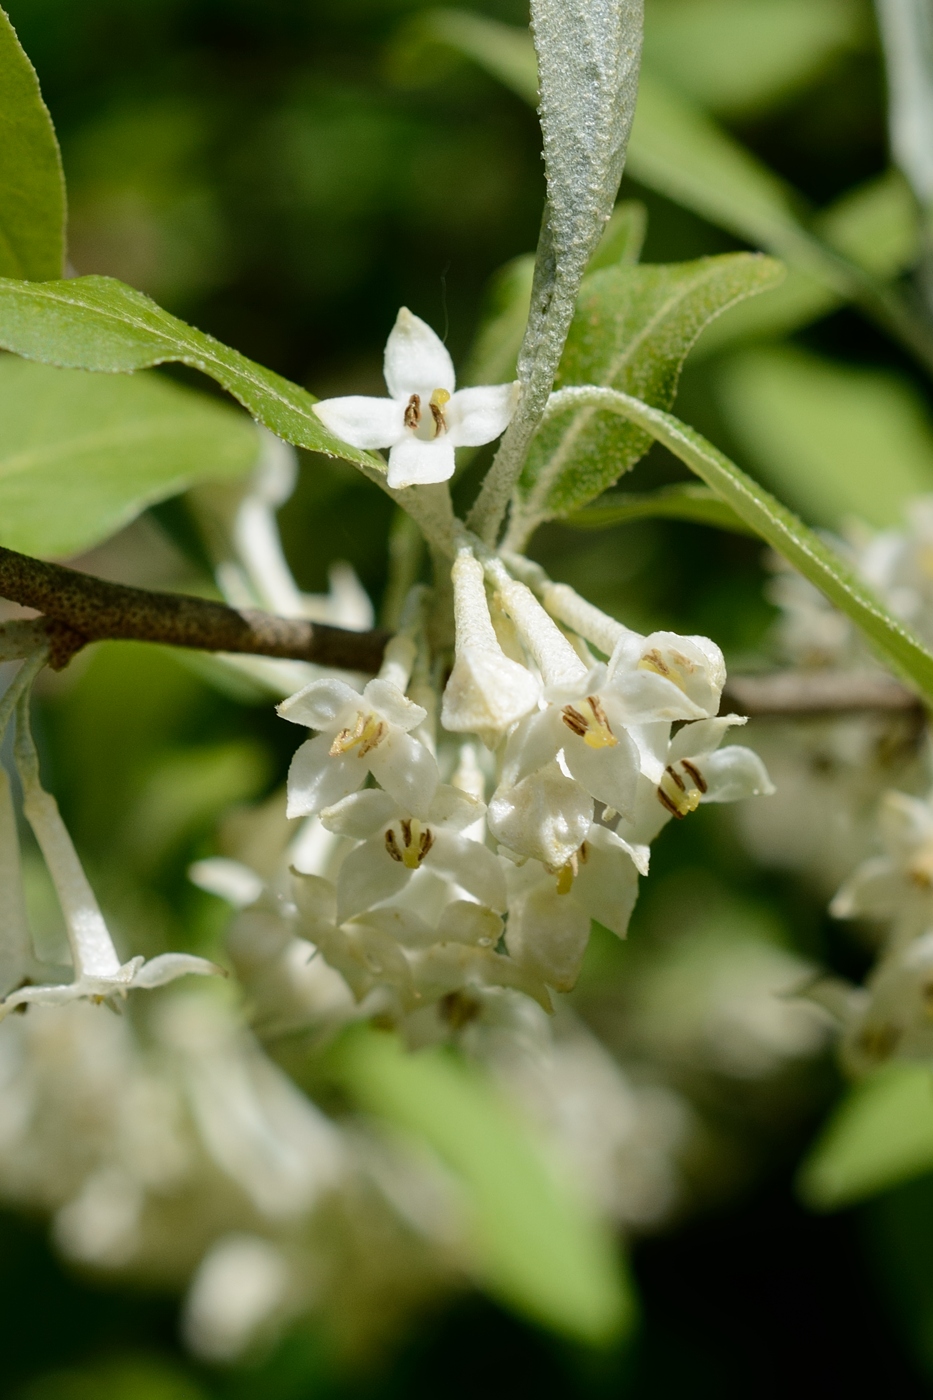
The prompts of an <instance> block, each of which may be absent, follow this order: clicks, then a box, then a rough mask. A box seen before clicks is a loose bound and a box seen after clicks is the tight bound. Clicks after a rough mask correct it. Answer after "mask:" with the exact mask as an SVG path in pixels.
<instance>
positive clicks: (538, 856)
mask: <svg viewBox="0 0 933 1400" xmlns="http://www.w3.org/2000/svg"><path fill="white" fill-rule="evenodd" d="M592 816H593V799H592V798H591V797H590V796H589V795H588V794H587V793H585V792H584V791H583V789H582V788H581V787H580V784H579V783H577V782H575V781H574V779H573V778H567V777H565V776H564V774H563V773H562V772H561V771H560V768H559V767H558V766H557V764H556V763H549V764H548V765H547V767H546V768H541V769H539V770H538V772H536V773H532V774H530V775H529V777H527V778H523V779H522V781H521V782H520V783H517V784H516V785H515V786H514V787H505V786H502V785H500V787H499V788H498V789H497V791H496V792H494V793H493V796H492V799H491V800H490V803H489V811H488V813H487V820H488V823H489V830H490V831H491V832H492V834H493V836H495V838H496V840H497V841H501V842H502V844H503V845H504V846H508V848H509V849H510V850H512V851H518V852H519V853H520V854H521V855H526V856H532V857H533V858H534V859H535V860H540V861H541V862H542V863H543V864H544V865H551V866H561V865H564V864H565V863H566V862H567V861H568V860H569V859H570V857H571V856H572V855H573V854H574V852H575V851H577V850H579V848H580V846H581V845H582V843H583V842H584V841H585V840H586V834H587V832H588V831H589V827H590V821H591V819H592Z"/></svg>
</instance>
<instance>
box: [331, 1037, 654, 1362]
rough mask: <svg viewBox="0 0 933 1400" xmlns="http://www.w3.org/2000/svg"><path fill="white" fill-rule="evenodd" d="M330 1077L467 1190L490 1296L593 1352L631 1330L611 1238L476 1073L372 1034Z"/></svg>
mask: <svg viewBox="0 0 933 1400" xmlns="http://www.w3.org/2000/svg"><path fill="white" fill-rule="evenodd" d="M335 1065H336V1072H337V1076H338V1078H339V1079H340V1081H341V1082H342V1084H343V1085H344V1087H345V1088H346V1089H347V1090H349V1092H350V1094H351V1096H352V1097H353V1099H354V1100H355V1101H356V1102H357V1103H358V1104H359V1105H360V1106H361V1107H363V1108H364V1109H366V1110H368V1111H369V1112H371V1113H374V1114H376V1115H378V1116H379V1117H381V1118H384V1119H386V1120H388V1121H389V1122H390V1123H392V1124H394V1125H395V1126H396V1127H397V1128H401V1129H402V1130H404V1131H405V1132H407V1133H410V1134H412V1135H414V1136H415V1137H417V1138H420V1139H421V1140H423V1141H424V1142H427V1143H428V1144H429V1145H430V1146H431V1147H432V1148H433V1149H434V1151H435V1152H437V1154H438V1155H439V1156H440V1157H441V1158H442V1159H443V1161H444V1162H445V1163H446V1164H447V1166H448V1167H449V1168H450V1169H451V1170H452V1171H453V1172H454V1173H455V1174H456V1176H457V1177H458V1178H459V1179H460V1181H461V1182H462V1183H463V1186H464V1188H465V1193H466V1196H467V1199H468V1201H469V1204H470V1206H471V1207H472V1215H473V1228H474V1236H475V1246H476V1250H477V1255H478V1259H479V1263H480V1268H481V1270H482V1272H483V1274H484V1282H485V1284H486V1287H487V1288H488V1289H489V1291H490V1292H491V1293H493V1294H494V1295H495V1296H497V1297H499V1298H500V1299H501V1300H502V1301H503V1302H505V1303H506V1304H507V1305H508V1306H510V1307H512V1308H514V1309H516V1311H518V1312H521V1313H523V1314H525V1315H526V1316H528V1317H530V1318H532V1319H534V1320H535V1321H536V1322H539V1323H543V1324H544V1325H545V1326H547V1327H550V1328H552V1329H553V1330H554V1331H557V1332H560V1333H563V1334H565V1335H567V1336H569V1337H573V1338H576V1339H577V1340H580V1341H584V1342H588V1343H590V1344H595V1345H601V1344H605V1343H608V1342H611V1341H613V1340H614V1339H616V1338H617V1337H619V1336H620V1335H622V1334H624V1333H625V1332H626V1331H628V1330H630V1329H631V1327H632V1325H633V1323H634V1320H635V1303H634V1299H633V1296H632V1293H631V1289H630V1285H629V1284H628V1282H627V1280H626V1279H625V1277H624V1276H623V1274H622V1272H621V1268H620V1263H619V1261H618V1260H617V1258H616V1256H615V1251H614V1248H613V1245H612V1242H611V1239H610V1237H609V1235H608V1233H605V1232H604V1231H603V1230H601V1229H600V1228H598V1227H597V1225H596V1224H595V1223H594V1221H593V1220H592V1219H591V1218H590V1216H589V1214H588V1212H587V1210H586V1209H585V1207H584V1205H583V1203H582V1201H581V1200H580V1199H579V1198H578V1197H577V1196H576V1195H574V1194H573V1193H572V1192H571V1190H570V1189H569V1188H568V1187H566V1186H563V1185H562V1184H560V1183H559V1181H558V1180H557V1178H556V1177H555V1175H554V1174H553V1173H552V1171H551V1170H550V1168H549V1166H548V1164H547V1163H546V1162H545V1160H544V1158H543V1157H542V1155H541V1152H540V1150H539V1149H538V1148H537V1146H536V1145H535V1142H534V1140H533V1138H532V1136H531V1133H530V1132H528V1131H526V1130H525V1129H524V1128H523V1127H522V1125H521V1122H520V1120H519V1119H518V1117H517V1116H516V1113H515V1110H514V1108H513V1107H512V1106H511V1105H509V1104H508V1103H507V1102H506V1101H505V1100H504V1099H502V1098H500V1096H499V1093H498V1091H497V1090H496V1088H495V1086H494V1085H493V1084H492V1083H491V1081H490V1080H489V1079H487V1078H486V1076H485V1075H484V1074H483V1073H482V1072H481V1071H480V1070H479V1069H477V1068H476V1067H474V1066H473V1065H470V1064H467V1063H465V1062H463V1061H461V1060H459V1059H455V1058H454V1057H453V1056H452V1055H450V1054H448V1053H445V1052H443V1051H437V1050H425V1051H420V1052H418V1053H417V1054H407V1053H406V1052H405V1051H404V1050H403V1049H402V1048H401V1046H400V1044H399V1042H398V1041H397V1040H396V1038H395V1037H394V1036H388V1035H386V1034H380V1033H378V1032H373V1031H369V1030H358V1031H355V1032H353V1033H351V1034H349V1035H347V1036H345V1037H344V1039H343V1040H342V1041H341V1043H340V1045H339V1046H338V1047H337V1048H336V1051H335Z"/></svg>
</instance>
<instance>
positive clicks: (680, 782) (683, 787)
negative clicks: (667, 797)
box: [664, 764, 687, 792]
mask: <svg viewBox="0 0 933 1400" xmlns="http://www.w3.org/2000/svg"><path fill="white" fill-rule="evenodd" d="M684 766H685V767H686V764H685V765H684ZM664 771H665V773H669V774H670V776H671V777H672V778H673V780H674V782H675V783H676V784H677V786H678V787H679V788H680V790H681V792H686V791H687V785H686V783H685V782H684V780H683V778H682V777H681V776H680V774H679V773H678V772H677V769H676V768H672V767H671V766H670V764H668V766H667V767H666V768H665V770H664Z"/></svg>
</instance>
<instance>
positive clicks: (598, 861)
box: [573, 826, 638, 938]
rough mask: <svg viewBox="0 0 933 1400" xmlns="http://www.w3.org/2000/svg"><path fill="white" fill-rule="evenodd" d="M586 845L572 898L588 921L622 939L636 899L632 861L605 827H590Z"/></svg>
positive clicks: (623, 846)
mask: <svg viewBox="0 0 933 1400" xmlns="http://www.w3.org/2000/svg"><path fill="white" fill-rule="evenodd" d="M586 844H587V859H586V863H585V864H583V865H581V866H580V869H579V873H578V874H577V877H576V879H575V880H574V882H573V897H574V899H576V900H577V901H578V902H579V903H580V904H581V905H582V907H583V908H584V909H585V910H586V912H587V913H588V914H589V916H590V918H592V919H597V920H598V921H599V922H600V923H601V924H603V925H604V926H605V927H606V928H608V929H611V931H612V932H613V933H615V934H617V935H618V937H619V938H624V937H625V935H626V933H627V932H628V921H629V919H630V918H631V915H632V910H633V909H634V907H635V901H636V899H637V898H638V874H637V871H636V870H635V866H634V864H633V863H632V858H631V856H630V854H629V852H628V851H627V850H626V847H625V843H624V842H623V841H620V840H619V838H618V837H617V836H615V835H614V834H613V833H612V832H611V831H607V830H606V828H605V827H597V826H593V827H591V828H590V834H589V837H588V838H587V843H586Z"/></svg>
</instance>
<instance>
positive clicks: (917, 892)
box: [830, 792, 933, 924]
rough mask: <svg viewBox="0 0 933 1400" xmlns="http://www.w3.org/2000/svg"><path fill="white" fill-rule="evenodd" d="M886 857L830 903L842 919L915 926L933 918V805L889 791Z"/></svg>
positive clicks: (869, 864) (883, 819)
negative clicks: (900, 920)
mask: <svg viewBox="0 0 933 1400" xmlns="http://www.w3.org/2000/svg"><path fill="white" fill-rule="evenodd" d="M879 827H880V834H881V841H882V844H883V846H884V850H885V854H884V855H882V856H876V857H873V858H872V859H871V860H867V861H865V862H864V863H863V864H862V865H860V866H859V867H858V869H857V870H856V871H855V873H854V874H853V875H852V876H851V878H850V879H849V880H847V881H846V883H845V884H844V885H843V886H842V889H841V890H840V891H839V893H838V894H837V895H836V897H835V899H834V900H833V902H832V904H831V905H830V913H832V914H834V915H835V916H836V918H837V919H851V918H858V917H864V918H869V919H890V918H895V917H897V916H907V917H909V918H910V919H911V921H912V922H915V921H917V920H919V921H920V922H921V924H922V923H925V922H927V921H929V919H930V918H931V915H933V809H931V806H930V802H929V801H926V802H923V801H921V800H920V799H919V798H916V797H908V796H907V794H906V793H903V792H888V793H886V794H885V796H884V799H883V801H882V804H881V812H880V820H879Z"/></svg>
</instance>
